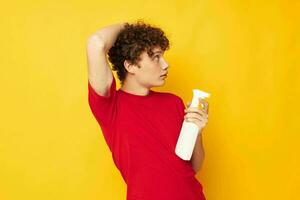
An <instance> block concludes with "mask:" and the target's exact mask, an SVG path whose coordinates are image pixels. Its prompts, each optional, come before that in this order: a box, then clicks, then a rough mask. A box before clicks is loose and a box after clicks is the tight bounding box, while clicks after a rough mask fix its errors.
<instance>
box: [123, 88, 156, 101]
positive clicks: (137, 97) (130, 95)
mask: <svg viewBox="0 0 300 200" xmlns="http://www.w3.org/2000/svg"><path fill="white" fill-rule="evenodd" d="M118 91H119V92H120V93H121V94H122V95H125V96H126V97H128V98H133V99H147V98H149V97H151V96H152V94H153V91H152V90H149V93H148V94H147V95H137V94H132V93H129V92H126V91H123V90H121V89H119V90H118Z"/></svg>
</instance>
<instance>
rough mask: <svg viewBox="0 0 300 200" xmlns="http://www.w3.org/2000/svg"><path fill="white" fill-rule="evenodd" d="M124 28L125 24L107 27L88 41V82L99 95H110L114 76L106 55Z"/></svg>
mask: <svg viewBox="0 0 300 200" xmlns="http://www.w3.org/2000/svg"><path fill="white" fill-rule="evenodd" d="M123 28H124V24H123V23H121V24H114V25H110V26H106V27H104V28H102V29H100V30H98V31H96V32H95V33H93V34H92V35H91V36H89V38H88V40H87V46H86V53H87V61H88V80H89V82H90V84H91V86H92V87H93V88H94V90H95V91H96V92H97V93H98V94H99V95H102V96H108V95H109V92H108V91H109V88H110V85H111V83H112V80H113V74H112V71H111V69H110V66H109V64H108V61H107V59H106V54H107V52H108V50H109V49H110V48H111V47H112V46H113V44H114V42H115V41H116V39H117V36H118V34H119V32H120V31H121V30H122V29H123Z"/></svg>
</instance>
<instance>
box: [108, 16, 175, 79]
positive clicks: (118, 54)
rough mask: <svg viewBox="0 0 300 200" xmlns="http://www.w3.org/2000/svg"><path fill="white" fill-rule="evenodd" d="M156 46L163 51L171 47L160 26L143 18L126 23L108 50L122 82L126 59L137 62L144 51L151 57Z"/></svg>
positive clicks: (113, 66)
mask: <svg viewBox="0 0 300 200" xmlns="http://www.w3.org/2000/svg"><path fill="white" fill-rule="evenodd" d="M155 47H160V48H161V50H162V51H165V50H168V49H169V48H170V44H169V40H168V38H167V37H166V35H165V33H164V32H163V31H162V30H161V29H160V28H158V27H155V26H152V25H150V24H146V23H144V22H143V21H141V20H138V21H137V22H136V23H133V24H129V23H125V25H124V29H123V30H121V31H120V33H119V34H118V36H117V38H116V41H115V43H114V45H113V46H112V47H111V48H110V49H109V51H108V59H109V61H110V62H111V64H112V70H113V71H117V75H118V78H119V80H120V81H121V84H123V82H124V79H125V77H126V74H127V70H126V68H125V66H124V61H125V60H128V61H129V62H130V63H132V64H137V62H138V61H140V55H141V54H142V53H143V52H144V51H146V52H147V54H148V55H149V56H150V57H151V56H152V55H153V49H154V48H155Z"/></svg>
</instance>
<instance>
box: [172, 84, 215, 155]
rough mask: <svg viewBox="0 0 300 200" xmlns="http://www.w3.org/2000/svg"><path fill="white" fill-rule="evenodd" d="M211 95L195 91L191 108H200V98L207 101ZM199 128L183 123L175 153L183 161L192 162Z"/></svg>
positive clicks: (190, 123)
mask: <svg viewBox="0 0 300 200" xmlns="http://www.w3.org/2000/svg"><path fill="white" fill-rule="evenodd" d="M209 96H210V94H209V93H206V92H203V91H201V90H198V89H193V99H192V103H191V105H190V107H196V108H198V106H199V98H202V99H205V98H207V97H209ZM198 133H199V127H198V126H197V125H196V124H195V123H194V122H187V121H185V120H184V121H183V124H182V127H181V131H180V134H179V138H178V140H177V144H176V148H175V153H176V155H177V156H179V157H180V158H182V159H183V160H190V159H191V157H192V154H193V151H194V147H195V144H196V139H197V136H198Z"/></svg>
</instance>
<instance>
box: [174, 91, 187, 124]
mask: <svg viewBox="0 0 300 200" xmlns="http://www.w3.org/2000/svg"><path fill="white" fill-rule="evenodd" d="M176 97H177V98H176V100H177V101H176V107H177V111H178V113H179V116H180V118H182V119H183V117H184V115H185V112H184V109H185V108H186V106H185V104H184V101H183V100H182V98H181V97H179V96H177V95H176Z"/></svg>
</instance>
